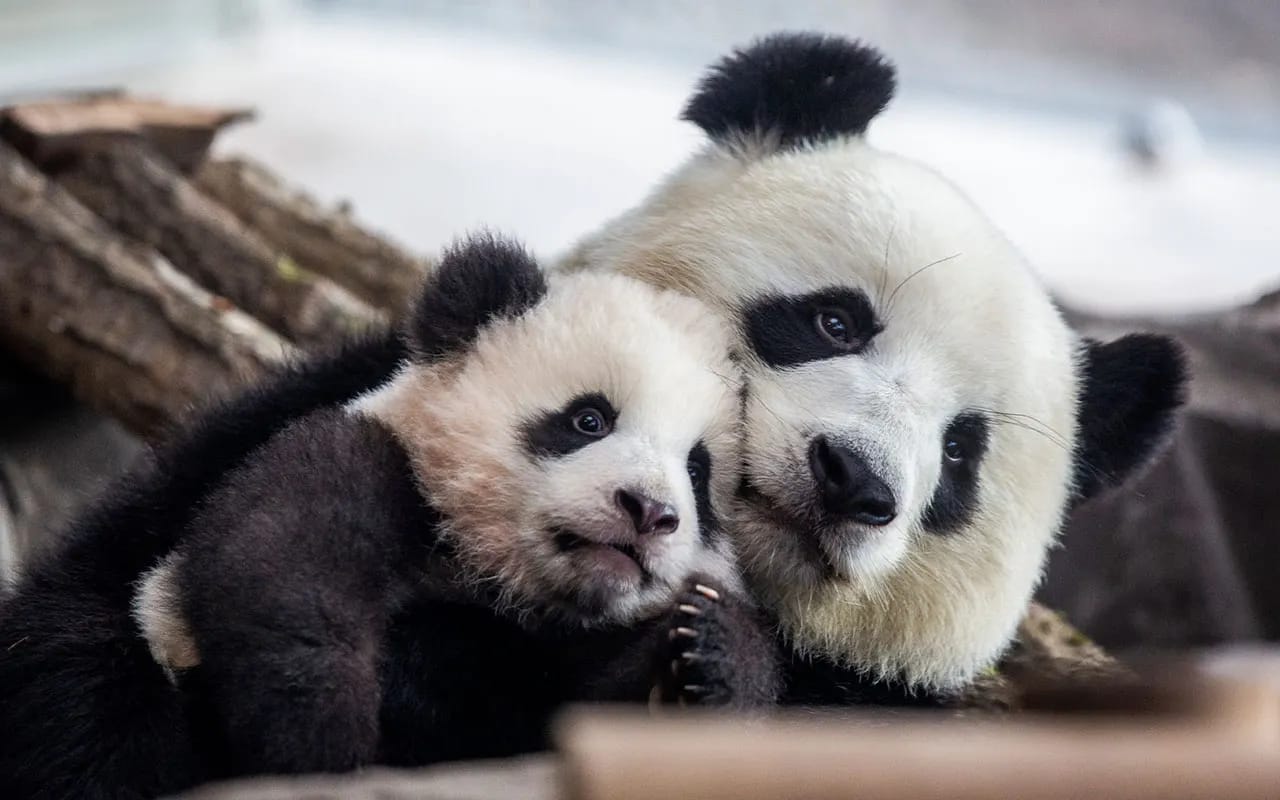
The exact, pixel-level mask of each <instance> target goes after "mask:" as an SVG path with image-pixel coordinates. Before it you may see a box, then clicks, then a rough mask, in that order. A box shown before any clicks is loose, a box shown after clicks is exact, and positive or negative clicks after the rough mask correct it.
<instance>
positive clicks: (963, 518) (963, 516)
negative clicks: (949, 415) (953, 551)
mask: <svg viewBox="0 0 1280 800" xmlns="http://www.w3.org/2000/svg"><path fill="white" fill-rule="evenodd" d="M989 439H990V425H989V423H988V422H987V418H986V417H984V416H982V415H981V414H976V413H971V412H970V413H965V414H960V415H959V416H957V417H956V418H955V419H953V420H951V424H950V425H948V426H947V429H946V431H945V432H944V433H943V434H942V442H941V446H940V447H939V453H938V457H939V458H940V459H941V460H942V471H941V473H940V474H939V477H938V486H937V488H936V489H934V491H933V497H932V498H931V499H930V500H929V507H928V508H927V509H925V512H924V527H925V530H927V531H929V532H930V533H936V534H947V533H953V532H955V531H957V530H959V529H961V528H963V527H964V526H965V525H967V524H968V523H969V521H970V520H972V519H973V512H974V511H975V510H976V509H977V507H978V467H979V466H980V465H981V463H982V457H983V456H984V455H986V452H987V443H988V440H989Z"/></svg>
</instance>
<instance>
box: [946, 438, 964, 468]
mask: <svg viewBox="0 0 1280 800" xmlns="http://www.w3.org/2000/svg"><path fill="white" fill-rule="evenodd" d="M942 454H943V455H944V456H946V457H947V460H948V461H952V462H955V461H963V460H964V445H963V444H961V443H960V442H959V441H958V440H956V439H948V440H947V441H946V443H945V444H943V445H942Z"/></svg>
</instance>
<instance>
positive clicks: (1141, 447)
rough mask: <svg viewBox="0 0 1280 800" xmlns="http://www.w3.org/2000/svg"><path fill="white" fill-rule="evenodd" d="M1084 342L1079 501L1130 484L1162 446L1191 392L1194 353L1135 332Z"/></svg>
mask: <svg viewBox="0 0 1280 800" xmlns="http://www.w3.org/2000/svg"><path fill="white" fill-rule="evenodd" d="M1083 344H1084V352H1083V354H1082V356H1083V357H1082V360H1081V364H1080V370H1081V372H1080V377H1081V381H1080V405H1079V407H1078V409H1077V412H1076V413H1077V415H1078V418H1079V427H1080V433H1079V437H1078V439H1077V441H1076V452H1075V490H1076V494H1075V501H1076V502H1077V503H1079V502H1081V501H1083V500H1085V499H1088V498H1089V497H1092V496H1093V495H1094V494H1096V493H1097V492H1099V491H1100V490H1102V489H1104V488H1107V487H1109V486H1117V485H1119V484H1120V483H1122V482H1124V480H1125V478H1127V477H1129V475H1130V474H1132V473H1133V472H1134V471H1135V470H1136V469H1138V468H1139V467H1141V466H1143V465H1145V464H1147V463H1148V462H1150V461H1151V460H1152V459H1153V458H1154V457H1155V456H1156V455H1157V454H1159V453H1160V452H1161V450H1162V449H1163V448H1164V446H1165V445H1166V444H1168V441H1169V439H1170V437H1171V436H1172V434H1173V429H1174V421H1175V416H1176V413H1177V410H1178V408H1179V407H1180V406H1181V405H1182V404H1183V403H1184V402H1185V401H1186V392H1187V362H1186V357H1185V355H1184V354H1183V351H1182V347H1181V346H1179V345H1178V343H1177V342H1175V341H1173V340H1172V339H1170V338H1169V337H1167V336H1156V335H1153V334H1130V335H1128V336H1124V337H1121V338H1119V339H1116V340H1115V341H1113V342H1107V343H1106V344H1103V343H1102V342H1098V341H1095V340H1093V339H1085V340H1084V342H1083Z"/></svg>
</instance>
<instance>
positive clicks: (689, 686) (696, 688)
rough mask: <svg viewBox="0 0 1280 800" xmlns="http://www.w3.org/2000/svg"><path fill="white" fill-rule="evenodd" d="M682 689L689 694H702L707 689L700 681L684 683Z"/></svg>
mask: <svg viewBox="0 0 1280 800" xmlns="http://www.w3.org/2000/svg"><path fill="white" fill-rule="evenodd" d="M684 691H685V692H687V693H689V694H703V693H704V692H706V691H707V687H705V686H703V685H702V684H700V683H686V684H685V685H684Z"/></svg>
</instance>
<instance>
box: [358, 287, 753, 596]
mask: <svg viewBox="0 0 1280 800" xmlns="http://www.w3.org/2000/svg"><path fill="white" fill-rule="evenodd" d="M731 339H732V333H731V329H730V327H729V326H728V325H727V323H726V322H725V320H724V319H723V318H722V317H720V316H719V315H718V314H716V313H715V311H714V310H713V309H711V308H710V307H708V306H706V305H704V304H702V303H700V302H698V301H696V300H694V299H692V298H689V297H686V296H683V295H679V294H676V293H673V292H658V291H655V290H654V289H652V288H651V287H649V286H646V285H644V284H641V283H639V282H637V281H633V280H629V279H626V278H624V277H622V276H617V275H583V276H573V277H569V276H553V277H552V278H551V281H550V288H549V291H548V295H547V297H546V298H545V299H544V300H543V301H542V302H541V303H539V304H538V305H537V306H536V307H535V308H533V309H532V310H530V311H528V312H526V313H525V314H523V315H521V316H519V317H518V318H515V319H511V320H504V321H500V322H497V323H495V324H492V325H491V326H489V327H487V328H485V329H484V330H483V331H482V332H481V334H480V337H479V340H478V341H477V342H476V344H475V346H474V347H473V348H471V349H469V350H468V351H467V352H466V353H465V354H464V355H463V356H462V357H461V358H459V359H456V360H454V361H450V362H448V363H445V364H442V365H432V366H423V365H419V364H410V365H407V366H406V367H405V368H404V369H403V370H402V371H401V372H400V373H399V375H398V376H397V377H396V378H395V379H394V380H392V381H391V382H390V383H389V384H388V385H386V386H385V387H383V388H381V389H379V390H377V391H376V392H374V393H371V394H369V395H367V396H365V397H362V398H359V399H358V400H357V401H355V402H354V403H353V404H352V405H351V406H350V408H351V410H352V411H353V412H355V413H362V414H367V415H369V416H372V417H374V418H376V419H378V420H379V421H381V422H382V423H383V424H385V425H387V426H388V427H389V428H390V429H391V430H392V431H393V432H394V433H395V434H396V436H397V437H398V438H399V440H400V441H401V443H402V444H403V445H404V446H405V448H406V450H407V451H408V452H409V454H410V458H411V460H412V462H413V464H414V466H415V470H416V472H417V476H418V479H419V481H420V483H421V484H422V487H423V489H424V491H425V493H426V494H427V496H428V497H429V498H430V499H431V502H432V503H433V505H435V506H436V507H437V508H438V509H439V510H440V511H441V512H442V514H443V516H444V518H445V519H446V520H447V521H448V522H447V526H448V531H452V533H449V532H446V535H447V536H451V538H452V541H453V543H454V545H455V547H456V550H457V551H458V553H459V555H460V557H461V558H462V560H463V562H464V564H465V566H466V567H467V569H468V572H469V577H470V578H471V579H472V580H476V581H485V580H487V581H494V582H496V583H497V584H498V585H499V587H500V588H501V589H502V590H503V595H504V599H505V602H507V603H509V604H510V605H511V606H512V607H513V608H514V609H516V610H517V611H520V610H528V609H531V608H535V607H538V606H540V605H545V603H546V600H547V598H548V597H551V596H554V593H558V592H563V591H564V590H565V589H567V588H569V587H573V586H574V585H575V584H577V583H579V582H580V581H581V577H582V576H581V574H580V570H581V568H580V566H579V565H578V564H577V563H576V560H575V559H574V558H573V557H571V556H569V555H566V554H564V553H560V552H559V551H558V550H557V548H556V547H555V544H554V541H553V536H552V535H551V534H550V533H549V532H548V531H549V529H550V528H553V527H556V526H563V527H571V528H574V529H575V530H582V529H584V528H586V529H589V530H592V529H593V530H608V529H612V528H616V527H617V526H618V525H619V524H621V523H623V522H624V521H625V519H624V518H623V517H622V512H621V511H620V509H618V508H617V507H616V505H615V502H614V492H615V491H616V490H618V489H620V488H633V489H638V490H641V491H643V492H645V493H646V494H648V495H650V496H651V497H653V498H655V499H658V500H661V501H665V502H669V503H671V504H672V505H673V506H675V508H676V509H677V511H678V513H679V516H680V519H681V524H680V526H679V528H678V529H677V530H676V532H675V533H673V534H670V535H666V536H661V537H658V539H657V540H655V541H652V542H651V546H649V547H646V548H645V549H644V550H643V555H644V558H645V561H646V566H647V568H648V569H649V571H650V572H651V573H652V575H653V576H654V578H655V579H656V580H654V581H653V582H652V583H650V584H649V585H647V586H639V585H637V586H620V587H618V591H616V592H615V593H613V597H612V598H611V599H610V601H609V602H610V607H609V608H608V609H607V612H606V615H605V618H606V619H609V620H613V621H628V620H633V619H636V618H637V617H639V616H641V615H643V614H648V613H652V612H654V611H656V610H657V609H658V608H660V607H661V606H662V605H663V604H665V603H666V602H668V601H669V600H670V597H671V595H672V592H673V591H674V590H675V589H676V588H677V587H678V586H679V585H680V583H681V582H682V581H683V580H684V579H685V578H686V577H688V575H689V574H690V573H691V572H693V571H695V570H696V571H701V572H704V573H712V575H713V577H716V578H718V579H720V580H721V581H722V582H723V583H724V584H726V588H733V586H734V584H735V583H736V582H737V580H738V579H737V577H736V572H735V570H734V568H733V566H732V557H731V554H730V551H729V549H728V548H729V545H728V543H727V541H725V537H721V543H720V544H719V545H717V546H716V548H714V549H711V550H709V549H708V548H706V547H704V546H703V544H702V540H701V538H700V537H699V534H698V531H699V520H698V518H697V511H696V506H695V500H694V496H693V491H692V487H691V484H690V481H689V478H688V473H687V471H686V463H687V460H688V455H689V451H690V449H691V448H692V447H693V446H694V445H695V444H696V443H697V442H698V441H699V440H703V441H704V442H705V444H706V446H707V448H708V449H709V450H710V452H711V454H712V463H713V468H712V481H713V484H712V495H713V497H715V498H717V499H716V501H715V502H716V503H717V505H718V506H719V505H720V504H721V503H722V502H723V501H724V500H725V499H727V498H728V497H729V496H730V494H731V493H732V490H733V487H734V485H735V484H734V481H735V476H736V467H737V464H738V455H737V450H736V442H737V423H738V413H737V394H736V392H737V389H738V386H739V377H738V375H739V371H738V369H737V368H736V367H735V366H734V365H733V364H732V363H731V362H730V361H729V346H730V343H731ZM591 392H599V393H602V394H604V395H605V396H606V397H607V398H608V399H609V401H610V402H611V404H612V405H613V406H614V408H615V409H616V410H617V411H618V413H619V416H618V419H617V424H616V428H615V429H614V431H613V433H611V434H610V435H609V436H607V437H605V438H603V439H601V440H599V441H597V442H593V443H592V444H590V445H588V446H586V447H584V448H582V449H581V450H578V451H576V452H574V453H572V454H569V455H567V456H562V457H556V458H547V459H540V458H535V457H533V456H532V455H531V454H530V453H529V452H528V451H527V448H526V446H525V445H524V443H523V441H522V434H521V424H522V423H523V422H524V421H526V420H530V419H533V418H535V417H537V416H538V415H540V414H541V413H543V412H547V411H556V410H558V409H560V408H562V407H563V406H564V405H565V404H566V403H568V402H569V401H570V400H572V399H573V398H574V397H576V396H579V395H582V394H584V393H591ZM725 511H726V509H724V508H723V507H721V513H722V514H723V513H725Z"/></svg>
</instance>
